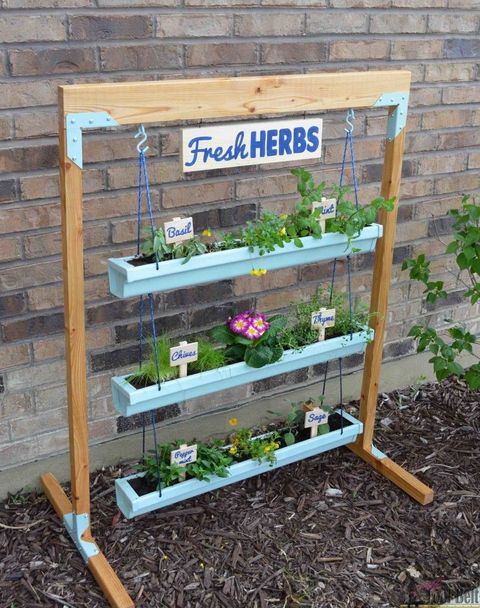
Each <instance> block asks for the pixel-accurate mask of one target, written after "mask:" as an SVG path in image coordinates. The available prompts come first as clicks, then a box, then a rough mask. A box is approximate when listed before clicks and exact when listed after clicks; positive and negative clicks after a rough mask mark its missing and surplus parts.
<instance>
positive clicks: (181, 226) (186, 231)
mask: <svg viewBox="0 0 480 608" xmlns="http://www.w3.org/2000/svg"><path fill="white" fill-rule="evenodd" d="M163 226H164V230H165V242H166V243H181V242H182V241H189V240H190V239H193V237H194V233H193V219H192V218H191V217H183V218H181V217H174V218H173V220H172V221H171V222H165V223H164V224H163Z"/></svg>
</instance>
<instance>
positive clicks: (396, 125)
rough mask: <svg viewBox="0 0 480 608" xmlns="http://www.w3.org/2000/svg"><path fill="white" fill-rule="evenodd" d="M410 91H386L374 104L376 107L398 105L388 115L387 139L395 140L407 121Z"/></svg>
mask: <svg viewBox="0 0 480 608" xmlns="http://www.w3.org/2000/svg"><path fill="white" fill-rule="evenodd" d="M408 97H409V93H408V91H400V92H398V93H384V94H383V95H380V97H379V98H378V99H377V101H376V102H375V103H374V104H373V106H374V107H375V108H384V107H386V106H396V107H395V110H393V112H391V113H390V114H389V116H388V123H387V140H388V141H393V140H394V139H395V137H397V135H399V134H400V132H401V131H402V129H404V128H405V125H406V123H407V114H408Z"/></svg>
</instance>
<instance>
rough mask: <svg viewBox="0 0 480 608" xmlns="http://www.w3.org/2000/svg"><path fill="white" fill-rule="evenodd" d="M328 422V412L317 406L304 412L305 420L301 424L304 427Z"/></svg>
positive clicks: (307, 427) (308, 427)
mask: <svg viewBox="0 0 480 608" xmlns="http://www.w3.org/2000/svg"><path fill="white" fill-rule="evenodd" d="M327 422H328V412H326V411H325V410H322V409H321V408H319V407H314V408H313V409H312V410H310V411H309V412H305V421H304V423H303V426H304V427H305V428H306V429H310V428H313V427H315V426H319V425H320V424H327Z"/></svg>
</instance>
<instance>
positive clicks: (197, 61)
mask: <svg viewBox="0 0 480 608" xmlns="http://www.w3.org/2000/svg"><path fill="white" fill-rule="evenodd" d="M185 48H186V53H185V63H186V66H187V67H194V66H212V65H234V64H245V63H248V64H255V63H257V50H256V45H255V43H254V42H236V43H233V44H232V43H229V42H228V43H227V42H225V43H216V44H215V43H207V44H201V43H197V44H188V45H187V46H186V47H185Z"/></svg>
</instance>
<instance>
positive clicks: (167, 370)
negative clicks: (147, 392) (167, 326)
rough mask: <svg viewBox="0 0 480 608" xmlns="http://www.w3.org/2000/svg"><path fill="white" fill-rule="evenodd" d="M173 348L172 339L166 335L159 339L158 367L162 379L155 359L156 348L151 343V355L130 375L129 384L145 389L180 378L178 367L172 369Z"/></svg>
mask: <svg viewBox="0 0 480 608" xmlns="http://www.w3.org/2000/svg"><path fill="white" fill-rule="evenodd" d="M171 346H172V344H171V341H170V338H168V337H167V336H165V335H162V336H159V337H158V338H157V355H158V366H159V369H160V378H158V374H157V360H156V357H155V347H154V345H153V340H151V341H150V345H149V355H148V357H147V358H146V360H145V361H143V362H142V365H141V367H140V368H139V369H137V370H136V371H134V372H133V373H132V374H130V375H129V376H128V378H127V382H129V383H130V384H133V385H134V386H136V387H145V386H150V385H152V384H156V383H157V382H158V381H159V380H160V382H166V381H167V380H173V379H175V378H177V376H178V367H170V347H171Z"/></svg>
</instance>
